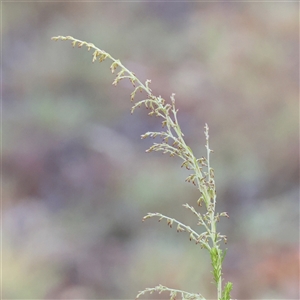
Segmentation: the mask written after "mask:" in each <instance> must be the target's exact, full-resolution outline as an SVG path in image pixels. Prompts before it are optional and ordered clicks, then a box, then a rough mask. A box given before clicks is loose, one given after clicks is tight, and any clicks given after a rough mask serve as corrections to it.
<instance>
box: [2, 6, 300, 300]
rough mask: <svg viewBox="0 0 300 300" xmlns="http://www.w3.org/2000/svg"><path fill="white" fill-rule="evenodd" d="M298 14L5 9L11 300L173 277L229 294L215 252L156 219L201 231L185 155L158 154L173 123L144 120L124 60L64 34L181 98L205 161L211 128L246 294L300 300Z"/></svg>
mask: <svg viewBox="0 0 300 300" xmlns="http://www.w3.org/2000/svg"><path fill="white" fill-rule="evenodd" d="M298 6H299V4H298V3H284V2H282V3H229V2H228V3H226V2H224V3H189V2H180V3H170V2H169V3H168V2H161V3H150V2H145V3H137V2H131V3H130V2H128V3H117V2H111V3H109V2H102V3H100V2H99V3H95V2H94V3H93V2H90V3H89V2H82V3H76V2H67V1H66V2H61V3H54V2H52V3H51V2H40V3H35V2H24V3H23V2H11V3H10V2H5V3H2V33H3V38H2V74H3V80H2V88H3V91H2V97H3V99H2V115H3V127H2V174H3V175H2V233H3V239H2V272H3V292H2V293H3V299H101V298H111V299H113V298H133V297H134V296H135V295H136V292H137V291H138V290H140V289H143V288H144V287H145V286H152V285H155V284H157V283H158V282H159V283H161V284H164V285H168V286H170V287H174V288H178V289H186V290H190V291H194V292H198V291H200V290H201V292H202V293H203V294H204V293H205V294H206V295H207V294H208V295H214V294H213V292H214V289H213V288H214V287H213V286H212V285H211V281H212V278H211V276H209V275H208V274H209V268H210V266H209V259H208V257H206V255H207V253H206V252H203V251H201V250H199V248H198V247H196V246H195V245H194V244H193V243H190V242H189V241H188V238H187V237H186V236H184V235H180V234H177V233H176V231H175V230H174V231H170V229H168V228H167V226H163V225H162V224H156V223H155V222H153V223H152V224H151V221H150V223H146V224H143V223H142V222H141V219H142V217H143V216H144V215H145V214H146V213H147V212H148V211H160V212H162V213H168V215H171V216H174V217H176V218H177V219H179V220H182V221H184V222H185V223H189V220H190V218H191V216H190V214H189V213H188V212H187V211H186V210H184V209H183V208H182V206H181V204H182V203H183V202H189V203H194V201H196V200H197V196H198V195H197V190H196V189H195V190H194V189H193V188H191V186H190V185H188V184H186V183H184V178H185V177H186V173H185V171H184V170H180V167H179V166H180V162H179V161H178V160H176V159H172V158H170V159H168V158H167V157H165V156H162V155H161V154H159V153H156V154H153V153H152V154H146V153H144V150H145V149H147V147H148V146H149V145H150V143H151V141H150V140H149V141H147V140H142V141H141V140H140V134H142V133H144V132H146V131H149V130H153V131H154V130H157V129H160V122H156V120H155V118H149V117H148V116H147V113H146V112H145V111H143V110H140V111H139V112H137V113H135V115H133V116H131V115H130V107H131V105H130V103H129V93H130V92H131V86H130V83H128V85H127V83H125V82H124V83H122V82H121V83H120V84H119V86H118V88H114V87H112V86H111V81H112V79H113V76H112V75H110V74H109V71H108V70H107V69H105V68H109V64H108V63H106V62H104V63H103V64H102V65H99V64H92V63H91V57H90V53H88V52H86V51H81V53H80V50H76V51H75V50H74V51H73V50H72V49H71V48H70V47H68V46H67V45H65V44H62V43H60V44H54V43H53V42H51V40H50V38H51V37H52V36H55V35H59V34H60V35H72V36H76V37H78V38H80V39H83V40H87V41H92V42H93V43H95V44H96V45H97V46H99V47H100V48H102V49H104V50H106V51H108V52H110V53H112V54H113V55H114V57H117V58H120V59H121V60H122V62H123V63H124V64H125V65H127V66H129V67H130V69H132V70H133V71H134V72H135V73H136V74H139V77H141V78H142V79H147V78H149V79H152V88H153V90H154V91H155V93H156V94H161V95H162V96H163V97H165V98H168V97H169V95H170V94H171V93H172V92H175V93H176V99H177V106H178V108H179V109H180V111H179V122H180V123H181V124H182V129H183V131H184V133H185V137H186V141H187V142H188V143H189V144H190V145H191V146H192V147H193V148H194V149H196V150H198V151H199V152H198V153H195V154H196V155H197V156H198V157H200V156H201V155H203V154H204V153H203V149H204V147H203V145H204V136H203V133H202V132H203V130H202V129H203V125H204V123H205V122H207V123H209V125H210V137H211V138H210V144H211V147H212V149H214V150H215V153H214V154H213V156H212V166H213V167H214V169H215V172H216V184H217V188H218V190H217V193H218V202H219V207H218V208H217V209H218V210H219V211H228V212H229V215H230V217H231V218H230V220H229V221H227V222H224V224H223V223H221V224H220V226H221V229H220V230H221V232H224V233H226V234H227V236H228V238H229V243H228V254H227V257H226V259H225V269H224V273H225V274H224V275H225V277H226V280H230V281H232V282H233V283H234V290H233V293H232V296H233V297H234V298H239V299H250V298H252V299H254V298H256V299H267V298H273V299H276V298H277V299H280V298H284V299H295V298H299V293H298V288H299V285H298V283H299V248H298V247H299V156H298V154H299V135H298V131H299V126H298V121H299V116H298V113H299V109H298V83H299V73H298V71H299V55H298V54H299V43H298V42H299V41H298V37H299V35H298V30H299V26H298ZM166 186H168V188H166ZM210 293H211V294H210ZM156 297H157V296H156Z"/></svg>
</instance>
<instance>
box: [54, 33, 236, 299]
mask: <svg viewBox="0 0 300 300" xmlns="http://www.w3.org/2000/svg"><path fill="white" fill-rule="evenodd" d="M52 39H53V40H55V41H57V40H63V41H64V40H70V41H71V42H72V45H73V47H75V46H78V47H79V48H80V47H82V46H86V47H87V49H88V50H89V51H90V50H91V49H93V50H94V52H93V62H95V61H99V62H102V61H104V60H106V59H107V58H108V59H110V60H111V61H112V64H111V66H110V70H111V72H112V73H114V72H115V71H116V70H117V69H119V71H118V73H117V75H116V77H115V79H114V81H113V83H112V84H113V85H115V86H116V85H117V84H118V83H119V82H120V80H122V79H129V80H130V82H131V83H132V85H133V88H134V90H133V92H132V93H131V95H130V98H131V102H133V106H132V109H131V113H133V112H134V110H135V109H136V108H137V107H141V106H142V105H143V106H145V107H146V108H147V109H148V110H149V113H148V115H150V116H156V117H160V118H161V120H162V121H161V125H162V131H160V132H146V133H145V134H143V135H142V136H141V138H142V139H144V138H147V137H152V138H156V137H160V138H161V142H159V143H153V145H152V146H151V147H150V148H149V149H148V150H146V152H151V151H162V152H163V153H165V154H169V155H170V156H177V157H179V158H181V159H182V161H183V163H182V165H181V167H185V168H186V169H187V170H190V171H191V174H190V175H189V176H188V177H187V178H186V181H187V182H190V183H192V184H193V185H195V186H196V187H197V189H198V190H199V193H200V196H199V199H198V200H197V205H198V206H202V204H203V203H204V204H205V208H206V213H204V214H202V213H200V212H198V211H197V210H196V209H195V208H194V207H193V206H190V205H189V204H183V206H184V207H185V208H187V209H189V210H190V211H191V212H192V213H193V214H194V215H195V216H196V218H197V220H198V222H197V225H199V226H203V227H204V231H203V232H202V233H197V232H196V231H195V230H193V229H192V228H191V227H190V226H187V225H185V224H183V223H181V222H179V221H177V220H176V219H173V218H170V217H167V216H164V215H162V214H160V213H148V214H147V215H146V216H145V217H144V218H143V221H144V220H146V219H149V218H152V217H158V218H159V221H161V220H166V223H167V225H168V226H170V227H171V228H172V226H173V224H176V226H177V227H176V228H177V232H187V233H188V234H189V239H190V241H194V242H195V243H196V244H199V245H200V246H201V248H205V249H206V250H208V251H209V253H210V257H211V264H212V269H213V270H212V273H213V278H214V281H215V283H216V286H217V299H218V300H229V299H230V291H231V289H232V283H231V282H228V283H227V284H226V285H225V287H224V288H222V281H223V279H222V263H223V260H224V258H225V254H226V251H223V250H222V249H221V247H220V242H221V241H222V240H223V241H224V242H225V243H226V242H227V237H226V236H225V235H221V234H220V233H219V232H217V229H216V224H217V222H218V221H219V220H220V217H229V216H228V214H227V213H226V212H222V213H216V211H215V209H216V186H215V180H214V169H213V168H211V166H210V153H211V152H213V151H212V150H211V149H210V147H209V128H208V126H207V124H205V127H204V128H205V131H204V133H205V138H206V145H205V147H206V150H207V155H206V157H201V158H196V157H195V156H194V154H193V152H192V150H191V148H190V147H189V146H188V145H187V144H186V142H185V140H184V134H183V133H182V131H181V128H180V126H179V124H178V120H177V112H178V109H176V107H175V94H172V95H171V97H170V100H171V101H170V103H169V102H167V101H166V100H165V99H163V98H162V97H161V96H155V95H154V94H153V93H152V90H151V88H150V87H149V84H150V83H151V81H150V80H146V82H145V83H142V82H141V81H140V80H139V79H138V78H137V77H136V75H135V74H134V73H133V72H131V71H130V70H128V69H127V68H126V67H125V66H123V64H122V63H121V62H120V60H117V59H115V58H113V57H112V56H111V55H110V54H109V53H107V52H105V51H103V50H100V49H99V48H97V47H96V46H95V45H94V44H92V43H87V42H85V41H80V40H78V39H75V38H73V37H71V36H66V37H64V36H57V37H53V38H52ZM138 91H139V92H143V91H144V92H145V93H146V98H145V99H144V100H141V101H138V102H135V101H134V100H135V95H136V93H137V92H138ZM165 291H166V292H169V293H170V300H175V299H176V297H177V296H178V295H179V296H180V298H181V299H183V300H187V299H190V300H192V299H195V300H196V299H197V300H202V299H205V298H204V297H203V296H201V295H200V294H191V293H188V292H184V291H180V290H176V289H172V288H168V287H165V286H162V285H158V286H156V287H154V288H146V289H145V290H143V291H140V292H139V293H138V295H137V297H136V298H138V297H140V296H141V295H144V294H146V293H150V294H151V293H153V292H158V293H162V292H165Z"/></svg>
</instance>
